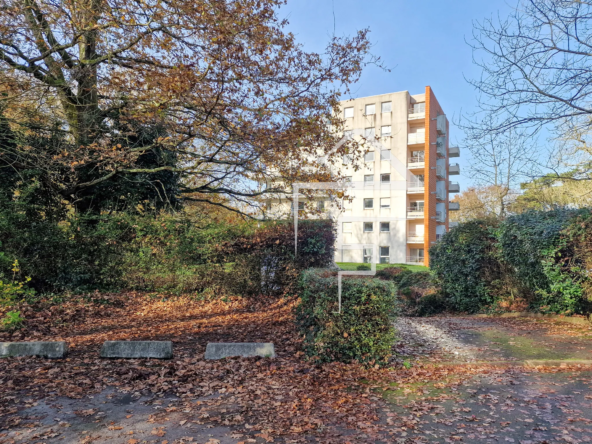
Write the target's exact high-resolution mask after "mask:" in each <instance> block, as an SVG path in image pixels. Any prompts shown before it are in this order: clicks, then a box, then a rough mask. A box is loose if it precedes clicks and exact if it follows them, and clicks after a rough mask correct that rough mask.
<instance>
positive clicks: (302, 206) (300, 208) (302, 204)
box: [298, 202, 304, 211]
mask: <svg viewBox="0 0 592 444" xmlns="http://www.w3.org/2000/svg"><path fill="white" fill-rule="evenodd" d="M302 210H304V202H298V211H302Z"/></svg>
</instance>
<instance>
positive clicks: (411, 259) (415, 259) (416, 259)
mask: <svg viewBox="0 0 592 444" xmlns="http://www.w3.org/2000/svg"><path fill="white" fill-rule="evenodd" d="M406 263H408V264H414V265H423V264H424V258H423V257H421V256H407V262H406Z"/></svg>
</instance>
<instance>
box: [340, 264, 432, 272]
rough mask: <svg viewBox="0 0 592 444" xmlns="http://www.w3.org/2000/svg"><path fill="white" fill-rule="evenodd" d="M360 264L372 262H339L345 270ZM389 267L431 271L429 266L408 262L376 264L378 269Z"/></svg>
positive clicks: (353, 268) (354, 269)
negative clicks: (409, 263)
mask: <svg viewBox="0 0 592 444" xmlns="http://www.w3.org/2000/svg"><path fill="white" fill-rule="evenodd" d="M358 265H370V264H361V263H357V262H337V266H338V267H339V268H341V269H342V270H344V271H356V270H357V268H358ZM387 267H401V268H406V269H407V270H411V271H413V272H416V271H429V270H430V269H429V268H428V267H424V266H423V265H408V264H376V271H378V270H382V269H383V268H387Z"/></svg>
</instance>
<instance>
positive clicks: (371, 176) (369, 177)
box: [364, 174, 374, 184]
mask: <svg viewBox="0 0 592 444" xmlns="http://www.w3.org/2000/svg"><path fill="white" fill-rule="evenodd" d="M371 183H374V174H366V175H365V176H364V184H371Z"/></svg>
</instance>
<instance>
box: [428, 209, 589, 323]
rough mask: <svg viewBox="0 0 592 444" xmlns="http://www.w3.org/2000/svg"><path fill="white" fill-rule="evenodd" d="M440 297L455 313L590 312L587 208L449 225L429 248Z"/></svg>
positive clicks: (534, 212)
mask: <svg viewBox="0 0 592 444" xmlns="http://www.w3.org/2000/svg"><path fill="white" fill-rule="evenodd" d="M430 254H431V268H432V270H434V272H435V273H436V276H437V277H438V279H439V282H440V284H441V287H442V291H443V295H444V297H445V298H446V301H447V303H448V304H449V305H450V306H451V308H453V309H455V310H458V311H469V312H474V311H478V310H484V309H487V310H500V309H501V310H512V309H514V310H517V309H519V310H523V309H524V308H530V309H534V310H537V311H542V312H552V313H565V314H571V313H589V312H590V310H591V308H592V298H591V297H592V293H591V292H590V290H592V282H591V278H590V275H589V273H588V270H590V269H591V268H592V213H591V212H590V210H589V209H582V210H569V209H558V210H553V211H530V212H527V213H524V214H519V215H514V216H510V217H508V218H507V219H506V220H504V221H501V222H498V223H492V222H489V223H488V222H484V221H474V222H468V223H465V224H461V225H460V226H459V227H457V228H454V229H452V230H450V232H449V233H447V234H446V235H445V236H444V238H443V239H442V241H440V242H439V243H438V244H436V245H435V246H434V247H432V249H431V250H430Z"/></svg>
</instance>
